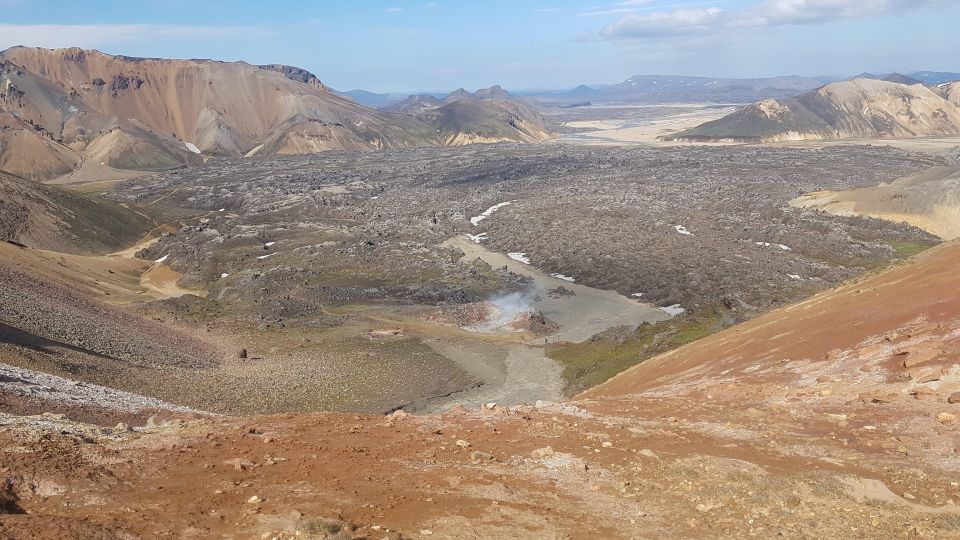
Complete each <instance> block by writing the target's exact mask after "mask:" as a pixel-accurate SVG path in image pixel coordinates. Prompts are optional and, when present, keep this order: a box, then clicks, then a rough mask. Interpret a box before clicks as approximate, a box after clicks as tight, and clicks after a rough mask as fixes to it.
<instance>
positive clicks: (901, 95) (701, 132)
mask: <svg viewBox="0 0 960 540" xmlns="http://www.w3.org/2000/svg"><path fill="white" fill-rule="evenodd" d="M958 87H960V83H952V84H947V85H944V86H941V87H936V88H929V87H926V86H923V85H920V84H915V85H909V86H908V85H904V84H898V83H895V82H888V81H880V80H874V79H864V78H860V79H855V80H852V81H842V82H838V83H833V84H828V85H826V86H824V87H822V88H818V89H817V90H814V91H811V92H807V93H805V94H802V95H799V96H797V97H795V98H790V99H784V100H765V101H760V102H758V103H754V104H752V105H750V106H748V107H745V108H743V109H741V110H739V111H737V112H735V113H732V114H730V115H728V116H725V117H723V118H721V119H719V120H714V121H712V122H707V123H705V124H702V125H700V126H697V127H695V128H692V129H688V130H685V131H682V132H680V133H678V134H676V135H673V136H671V137H670V139H672V140H685V141H709V140H725V141H753V142H773V141H798V140H825V139H847V138H897V137H918V136H931V135H955V134H958V133H960V101H958V94H960V93H958V91H957V89H958Z"/></svg>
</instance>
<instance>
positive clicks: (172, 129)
mask: <svg viewBox="0 0 960 540" xmlns="http://www.w3.org/2000/svg"><path fill="white" fill-rule="evenodd" d="M548 136H549V134H548V133H547V132H546V130H545V128H544V126H543V125H542V122H540V121H539V115H537V113H536V112H535V111H533V110H532V109H530V108H527V107H523V106H521V105H518V104H510V102H505V101H501V100H488V101H485V102H484V105H483V106H478V105H472V106H469V107H468V106H456V107H451V109H450V112H446V113H443V112H441V113H438V114H437V115H434V116H431V117H430V118H423V119H418V118H415V117H413V116H410V115H403V114H393V113H388V112H384V111H377V110H374V109H369V108H366V107H363V106H361V105H358V104H357V103H356V102H354V101H352V100H350V99H348V98H345V97H342V96H340V95H338V94H336V93H335V92H333V91H331V90H330V89H329V88H327V87H326V86H325V85H323V83H321V82H320V80H319V79H318V78H317V77H316V76H315V75H313V74H312V73H310V72H308V71H305V70H303V69H301V68H296V67H292V66H283V65H265V66H254V65H250V64H247V63H245V62H217V61H213V60H168V59H157V58H131V57H125V56H113V55H109V54H105V53H102V52H99V51H95V50H84V49H79V48H69V49H38V48H27V47H13V48H10V49H7V50H5V51H2V52H0V169H2V170H4V171H7V172H10V173H13V174H16V175H18V176H21V177H25V178H31V179H41V180H47V179H51V178H56V177H61V176H64V175H68V174H69V175H74V176H76V177H81V178H85V177H88V176H93V177H97V178H98V179H102V178H108V177H111V176H112V177H120V176H122V174H119V173H117V172H116V171H117V170H136V171H151V170H164V169H170V168H174V167H178V166H181V165H184V164H187V165H190V164H198V163H201V162H202V161H203V159H204V158H205V157H206V156H234V157H239V156H244V155H254V154H259V155H285V154H306V153H315V152H322V151H328V150H370V149H383V148H395V147H411V146H431V145H441V144H465V143H469V142H489V141H490V140H517V141H521V142H533V141H539V140H542V139H544V138H546V137H548Z"/></svg>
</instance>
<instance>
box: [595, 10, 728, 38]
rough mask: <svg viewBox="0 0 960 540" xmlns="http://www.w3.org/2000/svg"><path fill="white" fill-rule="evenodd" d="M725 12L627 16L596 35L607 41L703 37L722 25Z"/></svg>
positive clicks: (676, 12) (686, 12)
mask: <svg viewBox="0 0 960 540" xmlns="http://www.w3.org/2000/svg"><path fill="white" fill-rule="evenodd" d="M727 18H728V15H727V12H725V11H723V10H722V9H720V8H706V9H704V8H694V9H676V10H673V11H668V12H664V13H651V14H649V15H636V14H633V15H627V16H625V17H622V18H621V19H620V20H618V21H616V22H614V23H613V24H610V25H608V26H607V27H606V28H604V29H603V30H602V31H601V32H600V35H601V37H605V38H608V39H619V38H624V37H626V38H629V37H648V38H650V37H663V36H675V35H683V34H697V33H706V32H709V31H711V30H712V29H714V28H716V27H717V26H718V25H722V24H723V21H724V19H727Z"/></svg>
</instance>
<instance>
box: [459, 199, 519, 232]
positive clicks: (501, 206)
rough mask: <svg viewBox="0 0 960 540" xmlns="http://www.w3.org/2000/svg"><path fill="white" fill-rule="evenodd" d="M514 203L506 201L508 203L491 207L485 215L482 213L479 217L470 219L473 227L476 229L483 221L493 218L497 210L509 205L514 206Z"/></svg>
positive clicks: (485, 211) (484, 212)
mask: <svg viewBox="0 0 960 540" xmlns="http://www.w3.org/2000/svg"><path fill="white" fill-rule="evenodd" d="M513 202H515V201H506V202H502V203H497V204H495V205H493V206H491V207H490V208H487V209H486V210H484V211H483V213H481V214H480V215H479V216H473V217H472V218H470V223H472V224H473V226H474V227H476V226H477V225H479V224H480V222H481V221H483V220H485V219H487V218H488V217H490V216H492V215H493V213H494V212H496V211H497V210H499V209H501V208H503V207H504V206H507V205H509V204H512V203H513Z"/></svg>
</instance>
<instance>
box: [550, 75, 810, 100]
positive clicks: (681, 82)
mask: <svg viewBox="0 0 960 540" xmlns="http://www.w3.org/2000/svg"><path fill="white" fill-rule="evenodd" d="M822 84H823V83H821V82H820V81H818V80H817V79H811V78H806V77H795V76H785V77H770V78H759V79H721V78H713V77H685V76H678V75H634V76H633V77H630V78H629V79H627V80H625V81H623V82H621V83H618V84H614V85H611V86H607V87H604V88H600V89H593V88H589V87H586V86H579V87H577V88H576V89H574V90H573V91H571V92H569V94H568V97H570V98H578V99H590V100H591V101H599V102H623V103H681V102H714V103H748V102H751V101H757V100H760V99H771V98H786V97H791V96H795V95H797V94H799V93H801V92H805V91H807V90H812V89H814V88H818V87H819V86H821V85H822ZM553 97H557V96H553Z"/></svg>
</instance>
